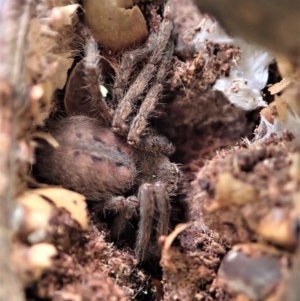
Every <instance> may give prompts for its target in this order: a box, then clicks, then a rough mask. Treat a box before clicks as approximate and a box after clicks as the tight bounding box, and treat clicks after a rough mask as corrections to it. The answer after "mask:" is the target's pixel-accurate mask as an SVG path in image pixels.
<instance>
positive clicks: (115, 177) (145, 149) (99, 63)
mask: <svg viewBox="0 0 300 301" xmlns="http://www.w3.org/2000/svg"><path fill="white" fill-rule="evenodd" d="M172 27H173V24H172V21H171V19H170V16H169V7H168V6H166V7H165V10H164V18H163V20H162V22H161V25H160V28H159V30H158V32H153V33H151V34H150V36H149V38H148V41H147V42H146V43H145V45H144V46H142V47H141V48H137V49H135V50H132V51H129V52H125V53H124V54H123V57H122V61H121V63H120V67H119V69H118V72H117V73H116V78H115V82H114V84H113V88H112V104H110V103H106V100H105V98H104V97H103V95H101V93H100V90H99V82H100V83H101V82H103V80H104V79H105V74H107V73H109V71H108V70H109V69H110V67H109V64H108V63H107V61H106V60H105V59H104V58H101V57H100V56H99V54H98V49H97V45H96V43H95V41H94V40H93V38H91V37H89V38H88V40H87V43H86V46H85V57H84V58H83V59H82V60H81V62H79V63H78V64H77V66H76V67H75V68H74V69H73V71H72V73H71V75H70V77H69V80H68V84H67V88H66V95H65V108H66V111H67V113H68V114H69V115H71V117H67V118H64V119H62V120H60V121H57V122H52V124H51V125H50V126H49V132H50V133H51V134H52V135H53V136H54V137H55V138H56V139H57V141H58V143H59V147H57V148H53V147H51V146H48V145H47V146H43V147H41V148H40V149H39V150H38V153H37V172H38V175H39V176H40V178H41V179H43V180H44V181H46V182H48V183H51V184H59V185H63V186H65V187H67V188H70V189H73V190H75V191H78V192H80V193H82V194H84V195H85V196H86V197H87V198H88V199H90V200H93V201H98V202H99V204H101V208H102V209H103V212H107V211H113V212H115V213H116V218H115V222H114V224H113V226H112V232H113V233H114V234H115V235H119V234H120V233H121V232H122V231H123V230H124V228H125V226H126V224H127V222H128V220H130V219H132V218H133V217H134V216H139V220H140V222H139V232H138V236H137V240H136V248H135V251H136V254H137V257H138V259H139V260H140V261H144V260H145V259H147V258H149V256H150V255H153V254H155V253H157V241H158V237H159V236H160V235H166V234H167V233H168V227H169V217H170V197H171V196H172V195H174V194H175V193H176V190H177V186H178V182H179V170H178V167H177V165H176V164H174V163H171V162H170V161H169V158H168V156H169V155H170V154H171V153H172V152H173V146H172V145H171V143H169V142H168V141H167V139H166V138H165V137H162V136H158V135H155V133H154V131H153V130H150V129H149V128H146V125H147V119H148V116H149V114H150V113H151V112H152V111H153V110H154V108H155V104H156V102H157V100H158V98H159V95H160V94H161V92H162V90H163V82H164V80H165V75H166V73H167V71H168V68H169V65H170V61H171V58H172V54H173V43H172V39H171V31H172ZM136 66H141V71H140V72H139V73H138V74H137V75H136V76H135V74H136V70H135V68H136ZM134 76H135V78H133V77H134ZM132 78H133V79H132ZM79 80H80V81H81V82H79ZM82 81H84V85H82ZM128 83H129V84H128ZM83 86H84V87H83ZM83 92H84V93H83ZM87 95H89V97H87ZM142 98H143V101H142ZM139 103H141V105H140V108H139V110H138V112H137V113H136V115H135V116H134V117H133V115H134V113H135V111H136V108H137V105H138V104H139ZM114 107H115V109H114ZM129 124H130V125H129ZM136 192H137V196H135V195H134V194H136ZM131 193H133V195H131V196H128V197H127V198H126V197H124V194H125V195H130V194H131ZM153 240H154V241H155V243H152V242H153Z"/></svg>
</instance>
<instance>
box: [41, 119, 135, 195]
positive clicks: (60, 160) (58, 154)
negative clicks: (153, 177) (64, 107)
mask: <svg viewBox="0 0 300 301" xmlns="http://www.w3.org/2000/svg"><path fill="white" fill-rule="evenodd" d="M50 133H51V134H52V135H53V136H54V138H55V139H56V140H57V142H58V143H59V146H58V147H57V148H53V147H51V146H49V145H43V146H42V148H41V149H40V150H39V151H38V154H37V166H36V167H37V171H38V175H39V176H40V177H41V178H42V179H43V180H44V181H46V182H48V183H50V184H59V185H62V186H64V187H66V188H69V189H72V190H75V191H77V192H79V193H82V194H83V195H85V196H86V197H87V198H88V199H92V200H106V199H108V198H111V197H112V196H115V195H118V194H123V193H124V192H125V191H126V190H128V189H129V188H130V187H132V185H133V183H134V180H135V177H136V167H135V164H134V161H133V159H132V156H131V152H132V150H131V148H130V147H128V146H127V145H125V144H124V143H123V142H122V141H120V139H119V138H118V137H117V136H116V135H115V134H114V133H113V132H112V131H110V130H109V129H107V128H104V127H103V126H101V124H100V123H99V121H97V120H96V119H94V118H90V117H86V116H72V117H68V118H66V119H62V120H60V121H58V122H56V123H55V124H54V125H53V126H50Z"/></svg>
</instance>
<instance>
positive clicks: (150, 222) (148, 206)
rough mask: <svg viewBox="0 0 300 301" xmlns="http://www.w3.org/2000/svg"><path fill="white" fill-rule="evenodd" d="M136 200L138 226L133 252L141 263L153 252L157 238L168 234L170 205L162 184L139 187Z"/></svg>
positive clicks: (164, 186)
mask: <svg viewBox="0 0 300 301" xmlns="http://www.w3.org/2000/svg"><path fill="white" fill-rule="evenodd" d="M138 198H139V202H140V225H139V234H138V238H137V242H136V249H135V252H136V255H137V257H138V259H139V261H140V262H141V261H144V260H145V259H147V257H149V255H151V252H152V251H153V248H152V246H151V245H152V244H154V245H155V246H156V245H157V243H158V238H159V237H160V236H161V235H166V234H168V228H169V218H170V203H169V196H168V193H167V190H166V185H165V184H163V183H162V182H155V183H154V184H148V183H147V184H143V185H142V186H141V187H140V190H139V195H138ZM154 231H155V233H154V235H153V232H154ZM152 239H154V241H153V242H151V240H152ZM152 255H153V254H152Z"/></svg>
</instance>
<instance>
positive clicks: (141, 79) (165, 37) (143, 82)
mask: <svg viewBox="0 0 300 301" xmlns="http://www.w3.org/2000/svg"><path fill="white" fill-rule="evenodd" d="M169 15H170V8H169V5H167V4H166V6H165V10H164V18H163V20H162V23H161V25H160V28H159V31H158V32H157V33H151V35H150V37H149V39H151V41H153V43H152V44H153V52H152V54H151V56H150V58H149V60H148V62H147V63H146V65H145V67H144V68H143V69H142V71H141V72H140V73H139V74H138V76H137V77H136V79H135V80H134V81H133V83H132V84H131V86H130V87H129V89H128V90H127V92H126V93H125V95H124V97H123V98H122V99H121V101H120V103H119V105H118V107H117V109H116V110H115V113H114V118H113V122H112V127H113V130H114V131H115V132H119V133H120V132H122V133H124V132H126V131H127V130H128V127H127V125H126V119H127V117H128V116H129V115H130V114H131V112H132V110H133V108H134V105H135V103H136V102H137V100H138V99H139V98H140V96H141V95H142V94H143V93H144V92H145V90H146V88H147V86H148V85H149V82H150V81H151V80H152V78H153V76H154V74H155V72H156V70H157V66H158V64H159V63H160V61H161V59H162V57H163V54H164V52H165V50H166V47H167V44H168V42H169V40H170V36H171V32H172V29H173V21H172V20H171V18H170V16H169Z"/></svg>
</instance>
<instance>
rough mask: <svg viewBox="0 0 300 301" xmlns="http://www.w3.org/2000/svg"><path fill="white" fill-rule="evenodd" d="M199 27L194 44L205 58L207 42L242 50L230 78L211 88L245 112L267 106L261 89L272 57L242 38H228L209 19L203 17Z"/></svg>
mask: <svg viewBox="0 0 300 301" xmlns="http://www.w3.org/2000/svg"><path fill="white" fill-rule="evenodd" d="M199 27H200V29H201V30H200V32H199V33H198V34H197V35H196V37H195V39H194V43H195V45H196V48H197V50H198V51H201V52H203V53H204V57H205V51H206V50H205V42H207V41H209V42H212V43H214V44H231V45H235V46H237V47H239V48H240V51H241V56H240V58H239V59H237V60H236V61H234V62H232V63H231V66H230V67H231V69H230V74H229V77H223V78H219V79H218V80H217V81H216V82H215V85H214V87H213V88H214V89H216V90H219V91H222V92H223V93H224V94H225V95H226V96H227V98H228V100H229V101H230V102H231V103H232V104H233V105H235V106H237V107H240V108H242V109H244V110H247V111H249V110H254V109H255V108H257V107H264V106H266V105H267V104H266V102H265V101H264V100H263V97H262V95H261V90H262V89H263V88H264V87H265V86H266V84H267V80H268V67H269V65H270V63H271V62H272V61H273V56H271V55H270V54H269V53H268V52H266V51H265V50H262V49H260V48H258V47H257V46H253V45H250V44H248V43H246V42H245V41H243V40H241V39H236V38H231V37H229V36H228V35H227V34H226V33H225V32H224V30H223V29H222V28H221V27H220V25H219V24H218V23H217V22H216V21H215V20H214V19H212V18H211V17H209V16H204V18H203V19H202V22H201V24H200V26H199Z"/></svg>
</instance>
